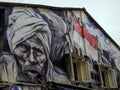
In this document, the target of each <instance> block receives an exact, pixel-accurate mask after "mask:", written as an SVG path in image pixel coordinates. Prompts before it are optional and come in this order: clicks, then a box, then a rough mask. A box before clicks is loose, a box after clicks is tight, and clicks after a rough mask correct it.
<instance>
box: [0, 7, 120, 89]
mask: <svg viewBox="0 0 120 90" xmlns="http://www.w3.org/2000/svg"><path fill="white" fill-rule="evenodd" d="M1 17H2V16H1ZM1 30H2V29H1ZM1 30H0V31H1ZM1 32H2V31H1ZM2 33H3V34H4V35H1V37H0V38H1V39H0V43H1V48H0V49H1V52H0V53H1V60H0V71H1V74H0V79H1V81H8V82H23V83H33V84H46V83H48V82H55V83H60V84H67V85H74V83H73V81H72V80H71V78H72V77H71V73H70V72H69V70H70V69H69V68H68V67H67V66H68V64H70V62H71V61H70V59H66V58H65V57H66V56H69V55H71V53H74V54H76V55H78V56H81V57H83V58H86V57H87V58H89V59H88V61H89V60H90V61H89V62H94V61H95V63H96V62H103V63H104V64H106V65H108V66H109V67H113V66H115V64H111V63H114V58H115V57H116V56H115V55H116V52H115V51H114V50H113V49H111V42H110V40H109V39H108V38H107V37H105V35H104V34H103V33H102V32H101V31H100V30H99V28H98V27H97V26H96V25H95V24H94V23H93V22H92V21H91V20H90V19H89V17H88V16H87V15H86V14H85V13H84V12H83V11H82V10H57V9H43V8H31V7H13V8H12V9H11V12H10V13H8V17H7V26H6V28H4V32H2ZM102 57H104V58H102ZM80 62H81V61H80ZM73 67H75V66H74V65H73ZM116 70H117V72H118V69H117V68H116ZM73 72H74V73H75V71H73ZM73 72H72V73H73ZM76 77H77V76H76ZM76 77H75V78H76ZM93 86H94V85H93ZM93 86H92V85H91V84H90V85H89V87H93ZM98 86H99V85H98ZM13 88H15V87H12V89H11V90H16V89H13ZM17 88H18V87H17ZM36 88H37V87H36ZM17 90H21V89H17ZM23 90H24V89H23ZM31 90H34V89H31ZM35 90H36V89H35ZM59 90H60V89H59ZM62 90H67V88H66V89H65V88H64V89H62ZM69 90H73V89H69ZM75 90H77V89H75Z"/></svg>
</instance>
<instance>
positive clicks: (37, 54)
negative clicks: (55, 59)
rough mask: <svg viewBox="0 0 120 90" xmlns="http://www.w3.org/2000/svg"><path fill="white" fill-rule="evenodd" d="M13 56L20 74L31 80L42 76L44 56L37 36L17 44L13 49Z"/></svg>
mask: <svg viewBox="0 0 120 90" xmlns="http://www.w3.org/2000/svg"><path fill="white" fill-rule="evenodd" d="M14 54H15V56H16V57H17V58H18V62H19V64H20V66H21V70H22V73H24V74H26V75H28V76H30V77H31V78H35V77H38V76H40V75H42V74H43V67H44V65H45V62H46V56H45V52H44V48H43V45H42V43H41V41H40V39H39V38H38V37H37V36H33V37H31V38H28V39H27V40H25V41H23V42H22V43H20V44H18V45H17V46H16V48H15V49H14Z"/></svg>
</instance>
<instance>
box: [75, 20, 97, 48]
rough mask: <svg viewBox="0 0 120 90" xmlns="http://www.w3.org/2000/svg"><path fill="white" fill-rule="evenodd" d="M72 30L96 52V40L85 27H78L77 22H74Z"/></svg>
mask: <svg viewBox="0 0 120 90" xmlns="http://www.w3.org/2000/svg"><path fill="white" fill-rule="evenodd" d="M74 29H75V31H76V32H77V33H78V34H79V35H80V36H81V37H83V38H85V39H86V40H87V41H88V42H89V44H90V45H91V46H92V47H94V48H95V49H96V50H97V39H96V38H95V37H94V36H93V35H91V34H90V33H89V32H88V30H87V29H86V28H85V27H83V26H80V24H79V23H78V21H75V22H74Z"/></svg>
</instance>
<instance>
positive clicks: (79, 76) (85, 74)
mask: <svg viewBox="0 0 120 90" xmlns="http://www.w3.org/2000/svg"><path fill="white" fill-rule="evenodd" d="M72 62H73V63H72V65H73V74H74V75H73V76H74V80H75V81H78V82H91V74H90V63H89V61H86V60H85V59H83V58H82V57H81V56H78V55H76V54H72Z"/></svg>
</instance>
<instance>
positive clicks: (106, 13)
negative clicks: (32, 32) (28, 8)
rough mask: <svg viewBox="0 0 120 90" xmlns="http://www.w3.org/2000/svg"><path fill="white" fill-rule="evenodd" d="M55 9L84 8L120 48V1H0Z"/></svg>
mask: <svg viewBox="0 0 120 90" xmlns="http://www.w3.org/2000/svg"><path fill="white" fill-rule="evenodd" d="M0 1H7V2H8V1H12V2H21V3H24V2H26V3H34V4H43V5H50V6H57V7H60V6H61V7H79V8H82V7H84V8H86V10H87V12H88V13H89V14H90V15H91V16H92V17H93V18H94V19H95V20H96V21H97V22H98V24H99V25H100V26H101V27H102V28H103V29H104V30H105V31H106V32H107V33H108V34H109V35H110V37H111V38H113V40H114V41H116V43H118V45H119V46H120V0H0Z"/></svg>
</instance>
